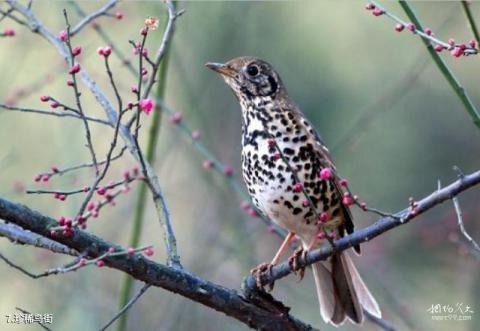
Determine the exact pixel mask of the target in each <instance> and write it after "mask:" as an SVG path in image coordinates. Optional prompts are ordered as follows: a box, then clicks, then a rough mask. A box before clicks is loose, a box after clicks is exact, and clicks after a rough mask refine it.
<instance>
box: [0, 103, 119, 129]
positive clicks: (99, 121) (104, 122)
mask: <svg viewBox="0 0 480 331" xmlns="http://www.w3.org/2000/svg"><path fill="white" fill-rule="evenodd" d="M0 108H3V109H7V110H12V111H19V112H23V113H35V114H41V115H48V116H56V117H73V118H76V119H80V120H83V119H85V120H87V121H90V122H96V123H100V124H104V125H108V126H112V124H111V123H110V122H109V121H106V120H102V119H100V118H95V117H90V116H83V117H81V116H79V115H78V114H75V113H62V112H54V111H48V110H41V109H32V108H21V107H14V106H9V105H6V104H2V103H0Z"/></svg>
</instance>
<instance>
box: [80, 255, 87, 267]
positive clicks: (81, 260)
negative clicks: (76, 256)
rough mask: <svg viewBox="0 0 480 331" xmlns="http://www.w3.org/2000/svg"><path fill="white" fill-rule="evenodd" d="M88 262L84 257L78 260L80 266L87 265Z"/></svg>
mask: <svg viewBox="0 0 480 331" xmlns="http://www.w3.org/2000/svg"><path fill="white" fill-rule="evenodd" d="M86 262H87V260H85V259H84V258H83V257H82V258H81V259H80V260H79V261H78V267H79V268H81V267H83V266H85V263H86Z"/></svg>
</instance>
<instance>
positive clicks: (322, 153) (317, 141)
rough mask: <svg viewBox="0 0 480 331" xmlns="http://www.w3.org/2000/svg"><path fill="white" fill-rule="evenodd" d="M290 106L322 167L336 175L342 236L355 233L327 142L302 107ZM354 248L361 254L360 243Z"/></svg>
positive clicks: (335, 184) (335, 187) (334, 181)
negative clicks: (342, 220) (342, 219)
mask: <svg viewBox="0 0 480 331" xmlns="http://www.w3.org/2000/svg"><path fill="white" fill-rule="evenodd" d="M290 107H291V109H296V110H297V111H296V112H295V113H296V116H297V121H298V122H299V123H301V124H302V125H304V126H305V129H306V131H307V132H308V134H309V135H310V138H311V139H312V140H313V141H314V144H313V147H314V148H313V149H314V151H315V153H316V155H318V161H319V164H320V165H321V166H322V167H329V168H330V169H332V170H333V175H334V176H333V178H332V179H331V180H330V181H331V183H332V184H333V187H334V189H335V193H336V194H337V196H338V197H340V205H341V210H342V214H343V218H344V224H343V225H344V228H342V227H341V228H340V229H339V233H340V236H341V237H343V236H344V231H346V232H347V234H351V233H353V231H354V229H355V227H354V224H353V217H352V213H351V212H350V209H349V208H348V207H346V206H345V205H344V204H343V203H342V199H341V197H342V195H343V192H342V190H341V189H340V187H339V185H338V180H339V177H338V175H337V172H336V168H335V164H334V163H333V158H332V156H331V155H330V152H329V150H328V148H327V146H326V145H325V142H324V140H323V139H322V137H321V136H320V134H319V133H318V132H317V131H316V130H315V128H314V127H313V125H312V124H311V123H310V122H309V121H308V120H307V119H306V118H305V116H304V115H303V114H302V112H301V111H300V109H299V108H298V107H297V106H296V105H294V104H291V105H290ZM354 249H355V252H357V253H358V254H360V245H355V246H354Z"/></svg>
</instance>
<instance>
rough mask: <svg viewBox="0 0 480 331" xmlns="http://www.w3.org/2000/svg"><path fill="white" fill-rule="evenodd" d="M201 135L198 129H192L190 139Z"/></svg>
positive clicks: (197, 138)
mask: <svg viewBox="0 0 480 331" xmlns="http://www.w3.org/2000/svg"><path fill="white" fill-rule="evenodd" d="M201 137H202V135H201V134H200V131H198V130H195V131H192V139H193V140H199V139H200V138H201Z"/></svg>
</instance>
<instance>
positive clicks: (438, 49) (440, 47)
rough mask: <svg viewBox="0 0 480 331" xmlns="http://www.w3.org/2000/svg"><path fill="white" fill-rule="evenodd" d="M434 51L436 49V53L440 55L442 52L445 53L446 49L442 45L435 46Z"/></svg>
mask: <svg viewBox="0 0 480 331" xmlns="http://www.w3.org/2000/svg"><path fill="white" fill-rule="evenodd" d="M434 49H435V52H437V53H440V52H441V51H443V49H444V47H443V46H442V45H440V44H437V45H435V47H434Z"/></svg>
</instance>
